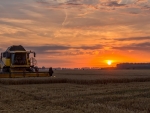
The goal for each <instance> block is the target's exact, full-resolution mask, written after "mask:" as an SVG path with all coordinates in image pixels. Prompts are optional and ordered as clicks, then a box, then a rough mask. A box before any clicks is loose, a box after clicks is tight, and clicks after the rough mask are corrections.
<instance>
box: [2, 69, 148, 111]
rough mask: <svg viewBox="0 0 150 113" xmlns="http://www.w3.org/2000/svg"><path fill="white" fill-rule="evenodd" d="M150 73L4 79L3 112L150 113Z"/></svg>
mask: <svg viewBox="0 0 150 113" xmlns="http://www.w3.org/2000/svg"><path fill="white" fill-rule="evenodd" d="M149 73H150V70H77V71H73V70H59V71H55V73H54V76H55V77H54V76H53V77H46V78H45V77H39V78H34V77H31V78H1V79H0V83H1V84H0V113H150V103H149V102H150V74H149ZM13 84H14V85H13Z"/></svg>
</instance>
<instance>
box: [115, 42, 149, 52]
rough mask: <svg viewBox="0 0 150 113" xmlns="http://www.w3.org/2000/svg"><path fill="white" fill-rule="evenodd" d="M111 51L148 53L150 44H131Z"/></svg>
mask: <svg viewBox="0 0 150 113" xmlns="http://www.w3.org/2000/svg"><path fill="white" fill-rule="evenodd" d="M112 49H118V50H135V51H139V50H141V51H147V52H148V51H149V49H150V42H143V43H132V44H129V45H124V46H119V47H112Z"/></svg>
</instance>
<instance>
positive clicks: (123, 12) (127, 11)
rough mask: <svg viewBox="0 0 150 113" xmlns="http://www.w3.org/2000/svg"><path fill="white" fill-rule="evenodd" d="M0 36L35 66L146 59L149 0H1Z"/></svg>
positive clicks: (149, 57) (0, 44) (149, 52)
mask: <svg viewBox="0 0 150 113" xmlns="http://www.w3.org/2000/svg"><path fill="white" fill-rule="evenodd" d="M0 39H1V40H0V51H1V52H3V51H5V50H6V48H7V47H8V46H11V45H23V46H24V47H25V48H26V49H27V50H33V51H35V52H36V53H37V58H36V59H37V60H38V66H39V67H41V66H45V67H49V66H52V67H107V66H115V65H116V64H117V63H122V62H150V0H0ZM107 60H112V65H108V64H107V63H106V61H107Z"/></svg>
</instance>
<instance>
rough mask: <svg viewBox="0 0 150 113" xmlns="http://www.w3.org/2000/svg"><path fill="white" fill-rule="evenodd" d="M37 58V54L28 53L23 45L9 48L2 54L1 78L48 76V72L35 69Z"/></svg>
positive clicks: (0, 61)
mask: <svg viewBox="0 0 150 113" xmlns="http://www.w3.org/2000/svg"><path fill="white" fill-rule="evenodd" d="M31 54H33V57H31ZM35 57H36V53H35V52H33V51H26V50H25V48H24V47H23V46H21V45H13V46H10V47H8V48H7V50H6V51H5V52H2V53H1V58H0V69H1V70H0V71H1V72H0V78H7V77H35V76H48V72H39V71H38V69H37V68H36V67H35V65H36V63H37V62H36V59H35Z"/></svg>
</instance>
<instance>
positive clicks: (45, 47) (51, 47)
mask: <svg viewBox="0 0 150 113" xmlns="http://www.w3.org/2000/svg"><path fill="white" fill-rule="evenodd" d="M25 48H26V49H27V50H34V51H37V52H38V53H43V52H44V53H49V52H53V53H59V52H58V51H62V50H71V49H74V50H97V49H102V48H103V46H102V45H93V46H92V45H91V46H78V47H77V46H70V45H68V46H66V45H43V46H26V47H25Z"/></svg>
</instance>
